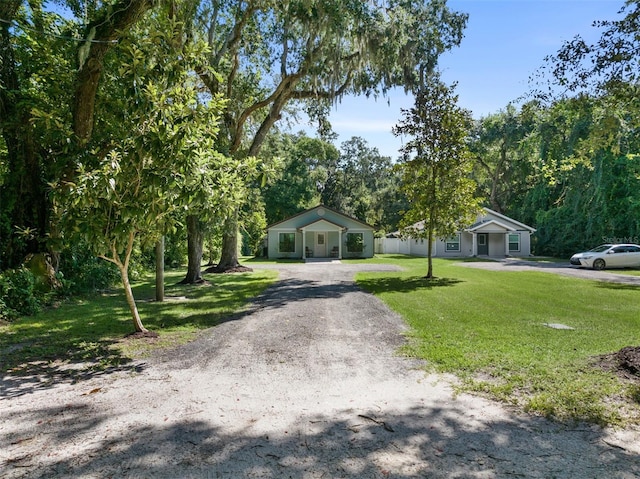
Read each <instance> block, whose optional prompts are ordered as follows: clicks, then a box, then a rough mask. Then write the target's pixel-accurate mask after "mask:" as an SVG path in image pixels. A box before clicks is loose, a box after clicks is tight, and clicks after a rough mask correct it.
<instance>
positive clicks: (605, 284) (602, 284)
mask: <svg viewBox="0 0 640 479" xmlns="http://www.w3.org/2000/svg"><path fill="white" fill-rule="evenodd" d="M597 286H598V288H603V289H611V290H614V291H640V284H628V283H617V282H615V283H614V282H612V281H598V283H597Z"/></svg>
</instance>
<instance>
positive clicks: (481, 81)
mask: <svg viewBox="0 0 640 479" xmlns="http://www.w3.org/2000/svg"><path fill="white" fill-rule="evenodd" d="M448 3H449V6H450V8H452V9H453V10H457V11H462V12H466V13H468V14H469V21H468V23H467V29H466V30H465V38H464V39H463V41H462V44H461V46H460V47H459V48H456V49H454V50H452V51H451V52H449V53H446V54H445V55H444V56H443V57H441V59H440V62H439V63H440V69H441V70H442V72H443V79H444V80H445V81H446V82H447V83H449V84H451V83H453V82H457V83H458V87H457V89H456V92H457V93H458V95H459V105H460V106H462V107H463V108H467V109H469V110H471V111H472V112H473V115H474V117H475V118H480V117H482V116H486V115H488V114H491V113H496V112H498V111H499V110H501V109H503V108H504V107H506V106H507V104H508V103H509V102H513V101H516V100H517V99H518V98H519V97H520V96H521V95H523V94H525V93H526V92H527V91H528V88H529V86H528V80H529V77H530V76H531V75H532V74H533V73H534V72H535V71H536V70H537V69H538V68H539V67H540V66H541V65H542V64H543V63H544V57H545V56H547V55H550V54H553V53H555V52H556V51H557V50H558V48H559V47H560V46H561V45H562V43H563V42H564V41H565V40H570V39H572V38H573V37H574V36H575V35H578V34H580V35H582V36H583V37H584V38H586V39H591V40H595V39H597V38H598V36H599V35H598V30H597V29H595V28H593V27H592V26H591V24H592V23H593V21H594V20H607V19H609V20H610V19H615V18H619V15H617V12H618V11H619V10H620V8H621V7H622V6H623V0H449V2H448ZM389 102H390V105H388V103H387V100H386V99H378V100H377V101H376V100H374V99H371V98H369V99H366V98H348V99H345V100H343V101H342V102H341V103H340V104H338V105H337V106H336V107H335V109H334V112H333V113H332V115H331V123H332V125H333V128H334V130H335V131H336V132H337V133H338V135H339V137H338V140H337V144H338V145H339V144H340V143H341V142H343V141H346V140H348V139H350V138H351V137H352V136H360V137H362V138H364V139H365V140H366V141H367V142H368V144H369V146H371V147H376V148H378V150H379V151H380V153H381V154H383V155H387V156H391V157H392V158H394V159H395V158H396V157H397V156H398V148H400V146H401V144H402V143H401V139H400V138H396V137H394V136H393V135H392V134H391V127H392V126H393V125H395V124H396V123H397V122H398V121H399V120H400V118H401V113H400V109H401V108H409V107H411V105H412V104H413V98H410V97H407V96H405V95H404V93H402V92H396V93H394V94H393V95H392V96H391V97H390V99H389Z"/></svg>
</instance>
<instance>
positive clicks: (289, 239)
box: [278, 233, 296, 253]
mask: <svg viewBox="0 0 640 479" xmlns="http://www.w3.org/2000/svg"><path fill="white" fill-rule="evenodd" d="M278 245H279V247H278V251H279V252H280V253H295V252H296V234H295V233H280V236H279V243H278Z"/></svg>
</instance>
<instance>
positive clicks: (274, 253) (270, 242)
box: [267, 228, 302, 258]
mask: <svg viewBox="0 0 640 479" xmlns="http://www.w3.org/2000/svg"><path fill="white" fill-rule="evenodd" d="M280 233H295V251H294V252H292V253H284V252H280ZM267 253H268V257H269V258H302V235H301V234H300V233H298V232H297V231H296V230H295V229H294V228H282V229H279V230H278V231H274V232H271V233H269V235H268V236H267Z"/></svg>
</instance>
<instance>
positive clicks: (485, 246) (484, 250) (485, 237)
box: [478, 233, 489, 256]
mask: <svg viewBox="0 0 640 479" xmlns="http://www.w3.org/2000/svg"><path fill="white" fill-rule="evenodd" d="M482 255H484V256H489V234H488V233H478V256H482Z"/></svg>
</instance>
